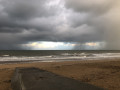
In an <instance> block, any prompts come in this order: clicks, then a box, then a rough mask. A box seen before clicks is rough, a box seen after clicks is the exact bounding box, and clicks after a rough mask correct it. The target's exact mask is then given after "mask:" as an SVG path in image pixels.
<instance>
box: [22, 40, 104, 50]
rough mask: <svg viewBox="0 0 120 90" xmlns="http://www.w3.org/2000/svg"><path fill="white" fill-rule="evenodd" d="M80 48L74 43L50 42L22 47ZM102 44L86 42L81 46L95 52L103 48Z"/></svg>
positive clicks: (38, 48) (47, 48)
mask: <svg viewBox="0 0 120 90" xmlns="http://www.w3.org/2000/svg"><path fill="white" fill-rule="evenodd" d="M77 45H78V46H80V44H77V43H74V42H71V43H70V42H69V43H68V42H50V41H40V42H31V43H28V44H23V47H25V48H26V47H27V48H32V50H72V49H74V47H75V46H77ZM103 45H104V42H88V43H84V44H81V46H84V49H86V50H87V49H88V50H92V49H94V50H96V49H100V48H101V47H103Z"/></svg>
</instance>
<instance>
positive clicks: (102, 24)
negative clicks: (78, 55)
mask: <svg viewBox="0 0 120 90" xmlns="http://www.w3.org/2000/svg"><path fill="white" fill-rule="evenodd" d="M119 6H120V1H119V0H116V1H114V0H100V1H97V0H66V7H67V8H68V9H71V10H73V12H74V13H77V14H78V16H77V17H75V15H73V14H72V15H73V16H71V17H70V18H69V19H70V20H71V22H72V24H71V25H72V26H74V27H79V26H81V25H82V24H87V25H88V26H90V27H94V29H93V31H94V32H96V33H95V34H94V35H93V34H92V35H93V36H90V37H94V38H96V39H94V38H93V39H92V41H93V42H94V41H95V40H96V41H104V42H105V43H106V47H104V48H103V49H115V50H116V49H117V50H118V49H120V42H119V38H120V36H119V33H120V31H119V29H120V25H119V23H120V22H119V21H120V17H119V15H120V14H119V13H118V9H119ZM80 14H87V17H86V18H85V19H84V18H83V19H84V20H83V19H82V20H83V21H81V18H79V16H80ZM88 35H90V34H88ZM90 37H89V36H87V38H88V39H86V40H84V39H83V41H85V42H89V40H90ZM83 38H84V36H83ZM79 43H82V41H81V40H80V41H79ZM79 45H81V44H79ZM79 45H78V46H76V47H75V48H78V47H81V46H79ZM78 49H79V48H78Z"/></svg>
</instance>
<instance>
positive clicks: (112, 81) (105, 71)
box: [0, 59, 120, 90]
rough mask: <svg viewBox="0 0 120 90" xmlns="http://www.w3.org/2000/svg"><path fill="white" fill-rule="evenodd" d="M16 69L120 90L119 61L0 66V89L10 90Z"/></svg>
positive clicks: (111, 89) (109, 89) (110, 89)
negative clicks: (44, 73) (33, 69)
mask: <svg viewBox="0 0 120 90" xmlns="http://www.w3.org/2000/svg"><path fill="white" fill-rule="evenodd" d="M16 67H37V68H40V69H44V70H47V71H50V72H53V73H56V74H58V75H61V76H65V77H68V78H73V79H75V80H80V81H82V82H86V83H89V84H92V85H95V86H98V87H102V88H105V89H108V90H119V89H120V84H119V81H120V59H110V60H109V59H107V60H81V61H64V62H33V63H20V64H19V63H13V64H0V89H1V90H12V89H11V85H10V84H11V83H10V82H11V78H12V75H13V73H14V70H15V68H16Z"/></svg>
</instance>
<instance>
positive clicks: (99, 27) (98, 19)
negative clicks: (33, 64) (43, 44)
mask: <svg viewBox="0 0 120 90" xmlns="http://www.w3.org/2000/svg"><path fill="white" fill-rule="evenodd" d="M119 9H120V1H119V0H116V1H114V0H29V1H28V0H0V49H30V48H25V47H23V46H22V45H23V44H28V43H30V42H36V41H53V42H76V43H78V44H77V45H76V46H77V47H81V45H83V46H82V47H84V44H85V43H88V42H104V43H106V46H105V47H103V46H101V48H100V49H120V41H119V38H120V36H119V33H120V30H119V29H120V25H119V24H120V13H119ZM79 45H80V46H79ZM75 48H76V47H75ZM78 49H79V48H78Z"/></svg>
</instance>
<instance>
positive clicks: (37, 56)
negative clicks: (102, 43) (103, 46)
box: [0, 50, 120, 63]
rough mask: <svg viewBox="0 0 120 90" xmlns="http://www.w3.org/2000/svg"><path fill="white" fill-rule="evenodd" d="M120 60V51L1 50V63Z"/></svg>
mask: <svg viewBox="0 0 120 90" xmlns="http://www.w3.org/2000/svg"><path fill="white" fill-rule="evenodd" d="M114 58H120V51H110V50H109V51H105V50H104V51H101V50H97V51H92V50H91V51H81V50H36V51H26V50H8V51H7V50H1V51H0V63H13V62H14V63H15V62H60V61H75V60H77V61H78V60H103V59H114Z"/></svg>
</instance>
